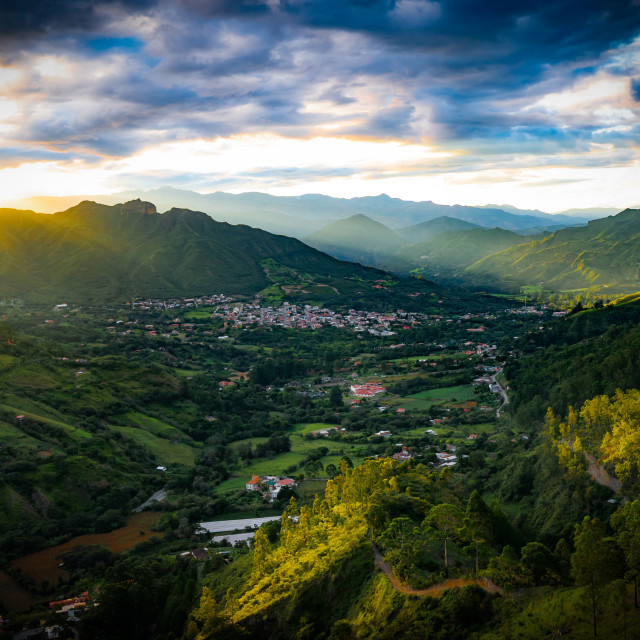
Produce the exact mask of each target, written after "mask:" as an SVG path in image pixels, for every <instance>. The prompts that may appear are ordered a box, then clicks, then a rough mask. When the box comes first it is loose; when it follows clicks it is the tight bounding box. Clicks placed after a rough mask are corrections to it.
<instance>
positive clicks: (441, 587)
mask: <svg viewBox="0 0 640 640" xmlns="http://www.w3.org/2000/svg"><path fill="white" fill-rule="evenodd" d="M371 547H372V548H373V561H374V564H375V567H376V569H380V571H382V572H383V573H384V574H385V575H386V576H387V578H389V582H391V585H392V586H393V588H394V589H395V590H396V591H399V592H400V593H405V594H407V595H412V596H426V597H431V598H438V597H439V596H440V595H442V593H443V592H444V591H446V590H447V589H454V588H456V587H466V586H468V585H470V584H477V585H478V586H479V587H480V588H482V589H484V590H485V591H487V592H488V593H502V589H501V588H500V587H498V586H496V585H495V584H493V582H491V580H489V579H488V578H483V579H482V580H480V579H473V578H450V579H449V580H445V581H444V582H439V583H438V584H433V585H431V586H430V587H427V588H426V589H412V588H411V587H408V586H407V585H405V584H402V583H401V582H399V581H398V579H397V578H396V577H395V575H393V570H392V569H391V567H390V565H389V564H388V563H386V562H385V561H384V560H383V559H382V554H381V553H380V551H379V550H378V548H377V547H376V545H375V544H373V543H372V544H371Z"/></svg>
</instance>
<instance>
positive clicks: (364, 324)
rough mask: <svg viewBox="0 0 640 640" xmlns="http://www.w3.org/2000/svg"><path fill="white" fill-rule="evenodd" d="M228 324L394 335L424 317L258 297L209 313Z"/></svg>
mask: <svg viewBox="0 0 640 640" xmlns="http://www.w3.org/2000/svg"><path fill="white" fill-rule="evenodd" d="M212 317H220V318H222V319H223V320H224V321H225V322H226V323H228V325H229V326H231V327H234V328H241V327H244V326H247V325H261V326H278V327H285V328H293V329H319V328H320V327H323V326H331V327H338V328H341V329H344V328H350V329H352V330H353V331H356V332H368V333H370V334H372V335H377V336H391V335H395V333H396V332H395V331H391V329H398V328H407V329H408V328H409V327H410V326H411V325H414V324H418V323H422V322H424V321H425V320H427V316H426V315H425V314H420V313H406V312H404V311H395V312H391V313H378V312H375V311H356V310H355V309H350V310H349V311H348V312H345V313H339V312H337V311H333V310H332V309H324V308H321V307H317V306H311V305H308V304H305V305H295V304H289V303H288V302H285V303H283V304H282V306H280V307H263V306H261V304H260V301H259V300H254V301H253V302H251V303H246V304H240V303H236V304H221V305H220V306H219V308H218V309H217V310H216V311H215V312H214V313H213V314H212Z"/></svg>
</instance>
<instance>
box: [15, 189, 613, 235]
mask: <svg viewBox="0 0 640 640" xmlns="http://www.w3.org/2000/svg"><path fill="white" fill-rule="evenodd" d="M135 199H141V200H143V201H150V202H153V203H155V204H156V206H157V207H158V209H159V210H160V211H167V210H169V209H172V208H174V207H178V208H187V209H191V210H194V211H203V212H205V213H208V214H209V215H211V216H212V217H213V218H214V219H215V220H217V221H219V222H229V223H232V224H248V225H250V226H252V227H257V228H259V229H263V230H265V231H270V232H271V233H278V234H284V235H288V236H293V237H296V238H298V239H302V238H305V237H308V236H310V235H311V234H313V233H315V232H316V231H318V230H319V229H321V228H322V227H323V226H325V225H326V224H328V223H330V222H335V221H337V220H340V219H344V218H349V217H351V216H354V215H365V216H367V217H369V218H371V219H373V220H375V221H376V222H380V223H382V224H384V225H386V226H387V227H389V228H391V229H401V228H403V227H409V226H412V225H416V224H419V223H421V222H425V221H427V220H432V219H434V218H439V217H442V216H446V217H449V218H456V219H460V220H465V221H467V222H470V223H473V224H476V225H478V226H482V227H488V228H491V227H501V228H502V229H508V230H511V231H520V232H523V231H525V230H527V229H534V230H542V229H548V228H551V227H558V226H559V225H562V226H568V225H578V224H586V223H587V222H588V220H589V219H591V218H593V217H602V216H604V215H610V214H612V213H617V212H618V211H619V209H583V210H578V209H576V210H570V211H568V212H566V213H564V212H561V213H558V214H549V213H545V212H542V211H537V210H521V209H517V208H515V207H511V206H509V205H487V206H484V207H469V206H461V205H453V206H450V205H442V204H436V203H434V202H430V201H425V202H411V201H405V200H400V199H398V198H390V197H389V196H386V195H384V194H383V195H379V196H373V197H361V198H351V199H345V198H331V197H329V196H323V195H314V194H309V195H303V196H271V195H267V194H264V193H242V194H230V193H222V192H216V193H210V194H200V193H197V192H194V191H187V190H182V189H175V188H172V187H161V188H159V189H153V190H150V191H141V190H135V191H127V192H121V193H116V194H113V195H107V196H104V195H103V196H101V195H86V196H68V197H61V198H56V197H36V198H28V199H24V200H19V201H12V202H6V203H4V204H5V206H9V207H13V208H21V209H32V210H34V211H41V212H44V213H54V212H57V211H62V210H65V209H68V208H69V207H72V206H75V205H76V204H78V203H79V202H81V201H83V200H91V201H95V202H99V203H102V204H109V205H114V204H118V203H121V202H126V201H130V200H135Z"/></svg>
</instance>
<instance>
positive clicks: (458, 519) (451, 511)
mask: <svg viewBox="0 0 640 640" xmlns="http://www.w3.org/2000/svg"><path fill="white" fill-rule="evenodd" d="M462 520H463V513H462V511H460V509H458V507H456V506H455V505H454V504H447V503H442V504H438V505H436V506H435V507H432V508H431V511H429V515H428V516H427V517H426V518H425V521H424V523H425V524H426V525H427V527H430V528H431V529H434V530H435V531H436V532H437V537H439V538H440V539H441V540H442V541H443V542H444V573H445V575H446V576H447V578H448V577H449V557H448V554H447V543H448V542H449V540H451V539H452V538H454V537H456V536H457V535H458V532H459V531H460V527H461V525H462Z"/></svg>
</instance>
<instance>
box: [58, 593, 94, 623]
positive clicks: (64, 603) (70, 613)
mask: <svg viewBox="0 0 640 640" xmlns="http://www.w3.org/2000/svg"><path fill="white" fill-rule="evenodd" d="M88 604H89V593H88V592H87V591H83V592H82V593H81V594H80V595H77V596H74V597H73V598H66V599H65V600H54V601H53V602H50V603H49V609H51V610H53V611H55V612H56V613H62V614H67V618H69V619H70V620H75V619H77V615H78V612H79V611H82V610H84V609H86V608H87V606H88Z"/></svg>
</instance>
